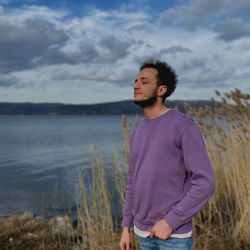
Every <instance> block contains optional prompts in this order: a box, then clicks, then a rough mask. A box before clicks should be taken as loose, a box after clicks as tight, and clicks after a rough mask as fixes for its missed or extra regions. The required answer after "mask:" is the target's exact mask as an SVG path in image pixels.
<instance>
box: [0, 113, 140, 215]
mask: <svg viewBox="0 0 250 250" xmlns="http://www.w3.org/2000/svg"><path fill="white" fill-rule="evenodd" d="M133 119H135V116H129V120H131V121H133ZM92 144H95V145H96V146H97V148H98V150H99V151H100V152H101V153H102V157H103V159H104V162H105V163H106V165H109V164H111V162H112V159H111V152H112V150H113V149H116V151H118V150H119V149H121V147H122V129H121V116H46V115H44V116H0V201H1V202H0V216H1V215H6V214H11V213H22V212H24V211H32V212H34V213H35V214H42V215H44V214H45V213H46V211H47V209H48V210H51V209H52V208H54V207H60V208H71V207H72V206H74V204H75V195H76V183H77V181H76V179H77V178H76V175H77V172H78V170H79V169H83V168H86V167H89V166H90V162H91V154H90V146H91V145H92ZM55 197H56V198H55ZM60 197H62V198H60Z"/></svg>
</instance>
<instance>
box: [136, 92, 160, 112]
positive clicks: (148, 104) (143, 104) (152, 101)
mask: <svg viewBox="0 0 250 250" xmlns="http://www.w3.org/2000/svg"><path fill="white" fill-rule="evenodd" d="M156 101H157V95H156V92H155V93H153V95H152V96H151V97H149V98H148V99H146V100H140V101H136V100H134V104H136V105H138V106H140V107H141V108H142V109H143V108H147V107H151V106H153V105H154V104H155V103H156Z"/></svg>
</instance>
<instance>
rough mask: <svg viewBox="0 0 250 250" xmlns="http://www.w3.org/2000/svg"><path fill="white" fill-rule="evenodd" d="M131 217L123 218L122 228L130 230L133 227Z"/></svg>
mask: <svg viewBox="0 0 250 250" xmlns="http://www.w3.org/2000/svg"><path fill="white" fill-rule="evenodd" d="M133 219H134V217H133V216H123V219H122V227H128V228H130V227H131V226H132V225H133Z"/></svg>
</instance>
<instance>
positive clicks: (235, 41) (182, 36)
mask: <svg viewBox="0 0 250 250" xmlns="http://www.w3.org/2000/svg"><path fill="white" fill-rule="evenodd" d="M148 59H157V60H162V61H166V62H167V63H168V64H169V65H170V66H172V67H173V68H174V69H175V71H176V73H177V75H178V85H177V88H176V90H175V92H174V93H173V94H172V96H171V97H170V98H169V99H170V100H177V99H178V100H180V99H182V100H196V99H210V98H211V97H212V96H214V90H215V89H216V90H218V91H220V92H221V93H225V92H229V91H231V90H233V89H234V88H238V89H240V90H241V91H243V92H246V91H248V92H249V87H250V1H249V0H238V1H235V0H220V1H218V0H169V1H167V0H165V1H164V0H158V1H149V0H134V1H132V0H126V1H120V0H106V1H105V0H92V1H91V0H87V1H83V0H54V1H49V0H43V1H42V0H26V1H25V0H22V1H21V0H0V102H34V103H40V102H54V103H55V102H57V103H58V102H60V103H75V104H91V103H102V102H113V101H121V100H129V99H133V83H134V79H135V77H136V74H137V73H138V70H139V67H140V65H141V64H142V63H143V62H144V61H145V60H148Z"/></svg>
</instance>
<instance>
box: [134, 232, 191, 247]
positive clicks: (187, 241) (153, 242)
mask: <svg viewBox="0 0 250 250" xmlns="http://www.w3.org/2000/svg"><path fill="white" fill-rule="evenodd" d="M136 237H137V240H138V242H139V245H140V249H141V250H192V237H188V238H181V239H180V238H174V237H169V238H168V239H166V240H161V239H159V238H157V237H152V238H149V237H147V238H143V237H140V236H139V235H136Z"/></svg>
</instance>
